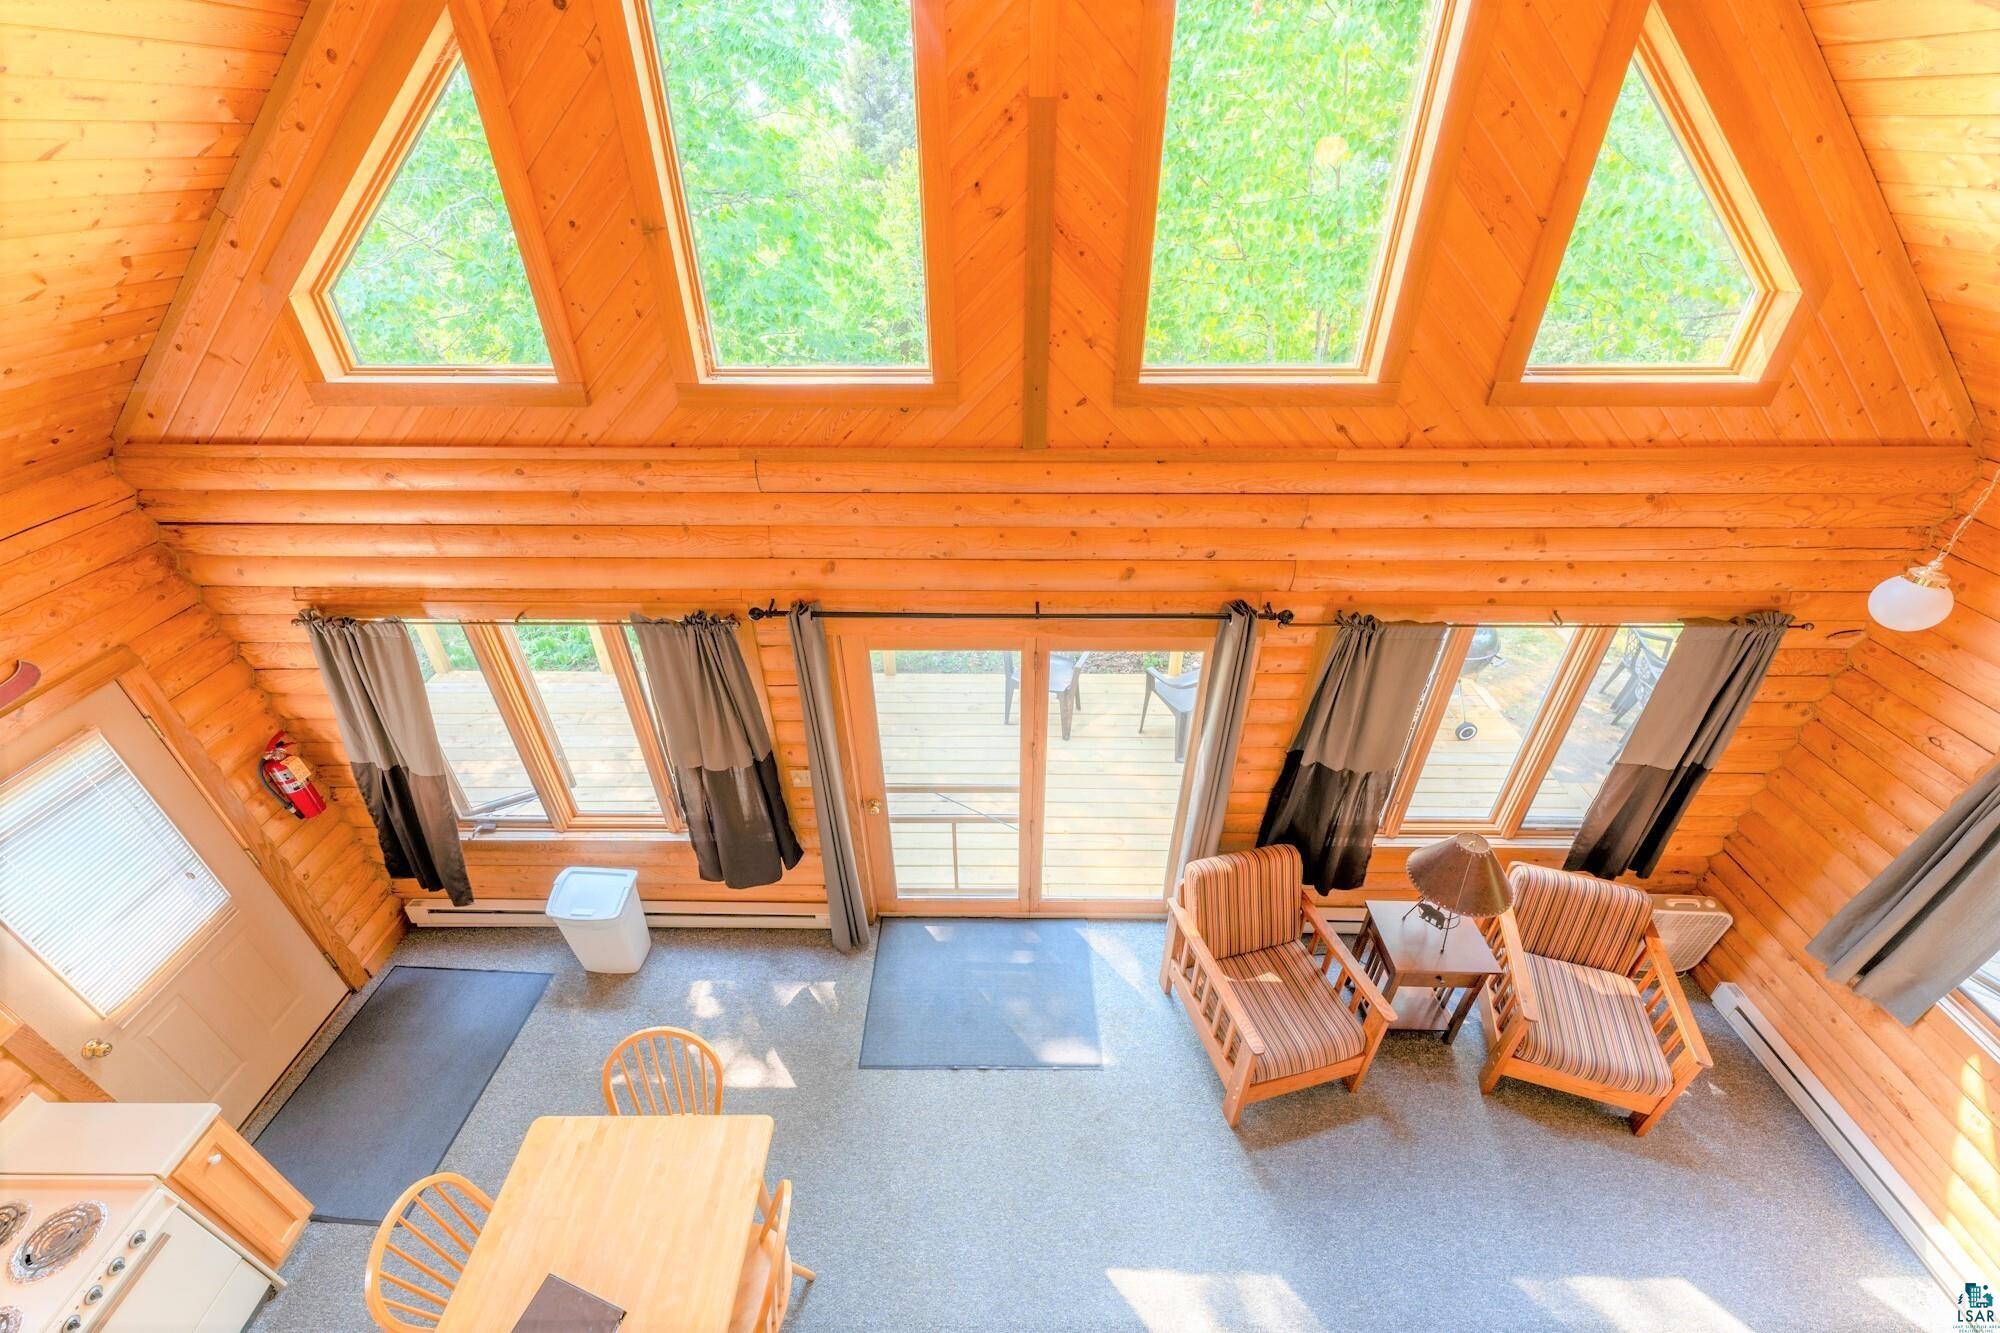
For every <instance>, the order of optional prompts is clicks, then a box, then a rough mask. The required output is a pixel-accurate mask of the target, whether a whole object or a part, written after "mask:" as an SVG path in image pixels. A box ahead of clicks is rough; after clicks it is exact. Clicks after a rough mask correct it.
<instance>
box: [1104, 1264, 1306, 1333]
mask: <svg viewBox="0 0 2000 1333" xmlns="http://www.w3.org/2000/svg"><path fill="white" fill-rule="evenodd" d="M1105 1276H1107V1277H1109V1278H1110V1279H1111V1285H1112V1286H1114V1287H1116V1288H1118V1294H1119V1295H1120V1296H1122V1297H1124V1298H1125V1303H1126V1304H1127V1305H1129V1306H1131V1307H1132V1312H1133V1313H1134V1314H1136V1315H1138V1316H1139V1321H1140V1322H1141V1323H1143V1324H1144V1325H1145V1326H1146V1328H1147V1330H1148V1333H1260V1331H1264V1333H1277V1330H1280V1329H1282V1330H1286V1331H1287V1333H1291V1331H1293V1330H1302V1331H1303V1333H1326V1326H1325V1325H1324V1324H1322V1323H1320V1321H1319V1320H1318V1318H1316V1317H1315V1316H1314V1314H1313V1312H1312V1310H1311V1309H1310V1308H1309V1307H1308V1306H1307V1305H1306V1303H1305V1302H1304V1301H1303V1300H1301V1299H1300V1298H1299V1294H1298V1293H1297V1292H1296V1291H1293V1290H1292V1284H1291V1283H1289V1282H1287V1281H1285V1279H1284V1278H1282V1277H1280V1276H1279V1275H1278V1274H1276V1273H1182V1272H1176V1271H1174V1270H1173V1269H1167V1268H1108V1269H1106V1270H1105Z"/></svg>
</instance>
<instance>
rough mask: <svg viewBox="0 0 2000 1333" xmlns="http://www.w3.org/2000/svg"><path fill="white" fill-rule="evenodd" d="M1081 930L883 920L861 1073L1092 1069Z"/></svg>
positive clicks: (1092, 1007) (1086, 948) (1091, 1018)
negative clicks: (888, 1070)
mask: <svg viewBox="0 0 2000 1333" xmlns="http://www.w3.org/2000/svg"><path fill="white" fill-rule="evenodd" d="M1082 928H1083V923H1082V922H1079V921H1047V920H1032V921H1029V920H985V919H975V918H963V917H954V918H950V919H946V920H940V919H931V920H923V921H919V920H915V919H912V918H908V917H899V918H891V919H889V920H886V921H884V922H883V923H882V934H881V938H880V939H879V941H878V942H877V943H876V945H875V977H874V980H873V982H871V983H870V985H869V987H868V1019H867V1022H866V1024H865V1025H864V1026H863V1028H862V1032H861V1068H863V1069H1098V1068H1101V1067H1102V1066H1103V1064H1104V1054H1103V1050H1102V1047H1101V1045H1100V1043H1099V1041H1098V1034H1097V996H1096V993H1095V992H1094V991H1093V990H1092V987H1091V979H1090V960H1091V951H1090V945H1089V944H1088V943H1087V942H1086V941H1085V940H1084V938H1083V929H1082Z"/></svg>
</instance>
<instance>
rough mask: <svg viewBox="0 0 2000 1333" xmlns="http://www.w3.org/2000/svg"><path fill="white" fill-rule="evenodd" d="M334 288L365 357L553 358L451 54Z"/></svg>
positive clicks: (526, 362) (445, 360)
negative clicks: (440, 81)
mask: <svg viewBox="0 0 2000 1333" xmlns="http://www.w3.org/2000/svg"><path fill="white" fill-rule="evenodd" d="M331 295H332V297H333V308H334V311H335V312H336V313H337V314H338V316H339V318H340V329H341V332H342V334H343V335H344V336H345V337H346V339H347V344H348V346H349V347H350V348H351V349H352V351H353V358H354V364H355V365H357V366H547V365H549V344H548V339H547V338H546V337H545V336H544V334H543V333H542V324H541V318H540V316H539V314H538V313H537V311H536V309H535V294H534V291H533V290H532V289H531V288H530V287H529V286H528V272H527V269H526V268H525V267H524V266H523V265H522V263H521V245H520V242H519V241H517V240H515V239H514V227H513V224H512V223H511V222H510V221H509V219H508V217H507V200H506V198H505V196H503V195H502V194H501V192H500V175H499V173H498V172H497V171H495V170H494V167H493V150H492V149H491V148H489V147H488V146H487V143H486V130H485V127H484V126H483V125H481V124H480V121H479V104H478V103H477V102H476V101H474V100H473V96H472V83H471V81H470V80H469V79H467V78H466V76H465V62H463V61H454V62H453V67H452V71H451V73H450V75H449V76H448V77H447V78H446V79H445V81H444V86H443V88H441V89H440V90H439V92H438V96H437V100H436V101H435V102H433V103H432V104H431V107H430V112H429V114H428V115H426V116H425V118H424V122H423V128H422V129H420V130H418V131H417V135H416V137H415V139H413V140H412V141H411V143H410V148H409V151H408V153H406V154H405V155H404V157H403V160H402V163H401V164H400V165H399V166H398V167H397V168H396V173H395V176H394V177H393V179H391V181H390V182H389V188H388V189H387V190H385V191H384V192H383V194H382V198H381V200H380V202H378V203H377V204H376V205H375V208H374V211H373V212H372V213H371V214H370V215H369V218H368V222H367V225H366V226H364V227H363V228H362V229H361V234H360V236H359V237H358V238H357V239H356V241H355V243H354V248H353V249H352V250H350V251H349V252H348V255H347V259H346V261H345V262H344V263H342V264H341V266H340V271H339V275H338V276H337V277H335V278H334V280H333V286H332V288H331Z"/></svg>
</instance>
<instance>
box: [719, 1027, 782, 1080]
mask: <svg viewBox="0 0 2000 1333" xmlns="http://www.w3.org/2000/svg"><path fill="white" fill-rule="evenodd" d="M710 1044H711V1045H713V1046H714V1047H715V1053H716V1055H718V1056H720V1057H721V1059H722V1082H723V1086H725V1087H730V1088H796V1087H798V1086H799V1085H798V1084H797V1083H795V1082H793V1081H792V1071H791V1070H789V1069H787V1068H786V1067H785V1062H784V1060H782V1059H781V1058H779V1056H778V1052H777V1051H776V1050H774V1049H767V1050H766V1051H765V1052H764V1053H763V1054H762V1055H757V1054H754V1053H753V1052H751V1051H750V1050H748V1049H746V1048H745V1047H744V1045H743V1043H742V1042H740V1041H734V1040H730V1039H727V1038H725V1039H723V1040H720V1041H716V1042H712V1043H710Z"/></svg>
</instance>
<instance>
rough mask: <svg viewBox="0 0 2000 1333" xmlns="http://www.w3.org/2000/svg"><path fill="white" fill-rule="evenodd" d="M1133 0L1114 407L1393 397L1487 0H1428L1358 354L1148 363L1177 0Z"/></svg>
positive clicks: (1458, 140)
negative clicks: (1128, 170) (1432, 13)
mask: <svg viewBox="0 0 2000 1333" xmlns="http://www.w3.org/2000/svg"><path fill="white" fill-rule="evenodd" d="M1144 3H1145V6H1146V9H1145V15H1144V18H1143V19H1142V20H1141V26H1140V38H1139V57H1138V67H1139V68H1138V87H1139V89H1140V96H1141V98H1142V99H1143V101H1142V104H1141V107H1140V112H1139V115H1140V123H1139V129H1138V133H1137V134H1136V135H1135V136H1134V139H1133V167H1132V181H1131V190H1130V195H1129V198H1130V201H1131V206H1130V212H1129V215H1128V221H1127V224H1126V237H1125V256H1124V266H1123V272H1124V281H1123V285H1122V288H1121V290H1120V292H1119V306H1118V343H1117V349H1116V354H1115V359H1114V367H1113V379H1112V402H1113V404H1114V405H1116V406H1120V407H1186V406H1198V405H1201V404H1214V405H1219V406H1228V405H1231V404H1237V405H1240V404H1242V403H1243V402H1245V401H1250V402H1264V403H1281V404H1283V403H1299V404H1322V403H1324V404H1351V405H1363V404H1384V403H1392V402H1394V401H1395V400H1396V395H1397V392H1398V389H1399V386H1400V382H1401V379H1402V371H1403V364H1404V362H1405V361H1406V360H1407V358H1408V355H1409V346H1410V336H1411V331H1412V329H1413V328H1414V326H1415V323H1416V316H1417V308H1418V304H1419V297H1420V295H1421V293H1422V289H1423V286H1424V275H1425V274H1426V273H1427V272H1428V271H1429V267H1430V263H1431V260H1432V256H1433V254H1434V253H1435V251H1436V248H1437V238H1438V235H1439V233H1440V231H1441V229H1442V225H1443V224H1442V215H1443V212H1444V205H1445V200H1446V198H1447V196H1448V195H1449V193H1450V187H1451V176H1452V173H1451V169H1450V168H1451V166H1452V164H1453V163H1455V162H1456V161H1457V160H1458V155H1459V148H1460V146H1461V145H1462V143H1463V142H1464V138H1465V133H1466V127H1467V124H1468V123H1469V121H1470V118H1471V113H1472V104H1473V101H1474V98H1475V96H1476V94H1477V92H1478V83H1479V73H1480V68H1481V65H1482V61H1483V57H1484V53H1485V50H1486V48H1487V46H1489V45H1490V43H1488V42H1487V41H1485V40H1484V35H1485V32H1486V30H1487V29H1488V27H1489V26H1490V24H1491V20H1492V15H1493V14H1494V12H1495V11H1496V10H1497V9H1498V6H1497V5H1495V4H1493V3H1491V2H1490V0H1437V3H1438V14H1437V23H1436V27H1435V30H1434V31H1433V32H1432V34H1431V38H1430V42H1429V44H1428V46H1427V48H1426V50H1425V52H1424V55H1423V61H1422V65H1421V67H1420V68H1419V70H1418V74H1417V85H1416V96H1415V99H1414V101H1413V102H1412V105H1411V108H1410V127H1409V133H1408V134H1407V135H1406V136H1405V139H1404V142H1403V149H1402V155H1401V158H1400V160H1399V161H1398V163H1397V166H1396V176H1395V185H1394V187H1393V188H1392V190H1391V193H1390V196H1389V202H1388V206H1387V207H1386V208H1385V209H1384V211H1383V215H1382V240H1381V245H1380V248H1379V250H1378V251H1377V254H1376V258H1375V262H1374V266H1373V268H1372V269H1371V270H1370V273H1369V278H1368V288H1367V292H1366V295H1365V297H1364V309H1363V315H1362V321H1361V337H1360V345H1359V355H1358V356H1357V357H1356V359H1355V362H1354V364H1352V365H1340V366H1188V367H1148V366H1147V365H1146V364H1145V357H1146V313H1147V308H1148V306H1149V305H1150V304H1151V301H1152V287H1153V241H1154V232H1155V230H1156V229H1157V227H1158V224H1159V206H1160V166H1161V153H1162V151H1163V150H1164V147H1165V142H1166V128H1167V99H1168V96H1169V92H1170V87H1169V85H1170V83H1171V75H1172V72H1173V42H1174V14H1175V8H1176V0H1144Z"/></svg>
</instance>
